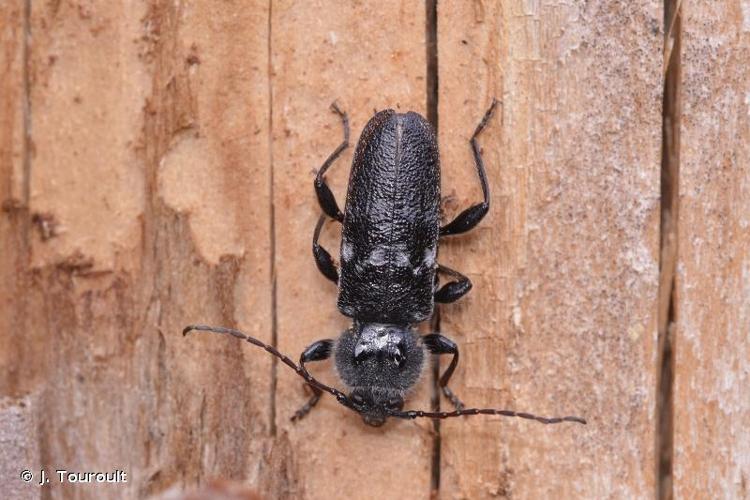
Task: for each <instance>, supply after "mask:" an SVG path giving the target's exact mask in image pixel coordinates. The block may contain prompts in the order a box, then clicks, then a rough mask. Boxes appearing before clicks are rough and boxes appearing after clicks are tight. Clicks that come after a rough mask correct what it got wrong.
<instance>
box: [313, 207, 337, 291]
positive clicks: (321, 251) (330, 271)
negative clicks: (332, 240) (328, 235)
mask: <svg viewBox="0 0 750 500" xmlns="http://www.w3.org/2000/svg"><path fill="white" fill-rule="evenodd" d="M325 222H326V216H325V215H321V216H320V218H319V219H318V223H317V224H316V226H315V232H314V233H313V247H312V248H313V257H315V264H316V265H317V266H318V270H319V271H320V272H321V273H323V276H325V277H326V278H328V279H329V280H331V281H333V282H334V283H338V282H339V273H338V271H337V270H336V266H335V265H334V264H333V259H332V258H331V254H330V253H328V250H326V249H325V248H323V247H322V246H320V245H319V244H318V238H320V230H321V229H322V228H323V224H325Z"/></svg>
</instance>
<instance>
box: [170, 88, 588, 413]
mask: <svg viewBox="0 0 750 500" xmlns="http://www.w3.org/2000/svg"><path fill="white" fill-rule="evenodd" d="M496 105H497V101H496V100H494V99H493V101H492V105H491V106H490V108H489V109H488V110H487V112H486V113H485V114H484V117H483V118H482V120H481V121H480V122H479V125H478V126H477V128H476V130H475V131H474V134H473V135H472V136H471V140H470V141H469V142H470V145H471V150H472V152H473V154H474V163H475V166H476V169H477V173H478V174H479V182H480V184H481V186H482V194H483V197H484V199H483V201H482V202H481V203H477V204H475V205H473V206H471V207H469V208H467V209H466V210H464V211H463V212H461V213H460V214H459V215H458V216H457V217H456V218H455V219H453V221H451V222H450V223H449V224H447V225H445V226H442V227H441V226H440V159H439V156H438V145H437V140H436V138H435V132H434V130H433V129H432V126H431V125H430V124H429V123H428V122H427V120H425V119H424V118H423V117H422V116H420V115H419V114H417V113H414V112H409V113H403V114H401V113H396V112H395V111H393V110H392V109H388V110H385V111H381V112H379V113H377V114H375V116H373V117H372V118H371V119H370V121H369V122H368V123H367V125H366V126H365V129H364V131H363V132H362V135H361V137H360V139H359V143H358V144H357V149H356V151H355V153H354V161H353V163H352V169H351V175H350V177H349V188H348V192H347V195H346V206H345V209H344V212H342V211H341V210H340V209H339V205H338V203H337V202H336V198H335V197H334V195H333V193H332V192H331V190H330V189H329V187H328V185H327V184H326V181H325V173H326V171H327V170H328V168H329V167H330V166H331V164H332V163H333V162H334V161H335V160H336V158H338V157H339V155H340V154H341V153H342V151H344V150H345V149H346V148H347V147H348V146H349V119H348V117H347V115H346V113H344V112H343V111H341V109H339V107H338V106H337V105H336V103H335V102H334V103H333V104H332V105H331V110H332V111H333V112H335V113H336V114H337V115H339V117H340V118H341V121H342V124H343V128H344V141H343V142H342V143H341V144H340V145H339V147H337V148H336V150H335V151H334V152H333V153H332V154H331V155H330V156H329V157H328V159H327V160H326V161H325V163H323V166H322V167H321V168H320V170H319V171H318V172H317V175H316V177H315V182H314V186H315V192H316V194H317V197H318V201H319V203H320V206H321V208H322V209H323V212H324V213H323V214H322V215H321V216H320V218H319V219H318V223H317V225H316V226H315V231H314V233H313V243H312V249H313V256H314V257H315V263H316V264H317V267H318V269H319V270H320V272H321V273H322V274H323V275H324V276H325V277H326V278H328V279H329V280H331V281H333V282H334V283H337V284H338V289H339V295H338V308H339V310H340V311H341V312H342V313H343V314H344V315H346V316H348V317H350V318H352V319H353V325H352V327H351V328H349V329H348V330H346V331H345V332H343V333H342V334H341V336H340V337H339V338H338V339H337V340H333V339H324V340H319V341H317V342H314V343H313V344H311V345H310V346H309V347H307V348H306V349H305V350H304V352H303V353H302V355H301V356H300V359H299V364H297V363H295V362H294V361H292V360H291V359H290V358H289V357H288V356H286V355H284V354H282V353H281V352H279V351H278V350H277V349H276V348H275V347H273V346H271V345H268V344H265V343H263V342H261V341H259V340H257V339H254V338H252V337H250V336H248V335H246V334H244V333H242V332H240V331H238V330H234V329H231V328H219V327H210V326H204V325H191V326H188V327H186V328H185V329H184V330H183V334H187V333H188V332H190V331H192V330H200V331H209V332H216V333H226V334H229V335H232V336H234V337H237V338H240V339H242V340H246V341H247V342H250V343H251V344H253V345H255V346H258V347H261V348H263V349H265V350H266V351H268V352H269V353H271V354H272V355H274V356H276V357H277V358H279V359H280V360H281V361H282V362H283V363H285V364H286V365H287V366H289V367H290V368H292V369H293V370H294V371H295V372H297V374H298V375H300V376H301V377H302V378H303V379H304V380H305V381H306V382H307V384H308V385H309V386H310V387H311V388H312V391H313V395H312V397H311V398H310V400H309V401H308V402H307V403H306V404H305V405H304V406H302V408H300V409H299V410H298V411H297V412H296V413H295V414H294V416H293V417H292V420H298V419H301V418H302V417H304V416H305V415H306V414H307V413H308V412H309V411H310V410H311V409H312V408H313V407H314V406H315V404H316V403H317V402H318V400H319V399H320V396H321V395H322V393H323V392H327V393H330V394H332V395H333V396H334V397H335V398H336V400H337V401H338V402H339V403H341V404H342V405H344V406H346V407H347V408H350V409H352V410H354V411H356V412H358V413H359V414H361V415H362V417H363V419H364V421H365V423H367V424H369V425H372V426H376V427H377V426H380V425H383V423H384V422H385V420H386V418H387V417H398V418H407V419H413V418H417V417H427V418H433V419H442V418H449V417H459V416H463V415H479V414H483V415H502V416H508V417H521V418H526V419H531V420H536V421H538V422H541V423H543V424H556V423H560V422H578V423H581V424H585V423H586V421H585V420H584V419H582V418H580V417H539V416H536V415H532V414H530V413H522V412H516V411H511V410H498V409H491V408H464V405H463V403H461V401H460V400H459V399H458V397H456V395H455V394H453V392H452V391H451V390H450V388H449V387H448V382H449V381H450V378H451V375H452V374H453V371H454V370H455V369H456V365H457V364H458V346H457V345H456V344H455V342H453V341H451V340H450V339H448V338H446V337H444V336H443V335H441V334H439V333H433V334H430V335H425V336H420V335H419V333H418V332H416V331H415V330H414V325H416V324H417V323H419V322H421V321H424V320H426V319H428V318H429V317H430V316H431V315H432V312H433V308H434V303H435V302H438V303H449V302H454V301H456V300H458V299H459V298H460V297H462V296H463V295H465V294H466V293H467V292H468V291H469V290H470V289H471V281H469V278H467V277H466V276H464V275H462V274H461V273H459V272H458V271H454V270H453V269H450V268H448V267H445V266H442V265H440V264H438V263H437V261H436V257H437V250H438V239H439V237H441V236H450V235H455V234H461V233H464V232H466V231H468V230H470V229H472V228H473V227H474V226H476V225H477V224H478V223H479V222H480V221H481V220H482V218H483V217H484V216H485V215H486V214H487V211H488V210H489V206H490V193H489V187H488V185H487V175H486V173H485V170H484V164H483V162H482V153H481V150H480V148H479V145H478V143H477V137H478V136H479V134H481V133H482V130H484V128H485V126H486V125H487V122H488V121H489V119H490V117H491V116H492V113H493V111H494V110H495V107H496ZM327 218H330V219H333V220H335V221H338V222H340V223H341V224H343V231H342V239H341V264H340V269H336V266H335V265H334V262H333V259H332V258H331V255H330V253H329V252H328V251H327V250H326V249H325V248H323V247H322V246H321V245H320V243H318V239H319V237H320V231H321V229H322V227H323V224H324V223H325V222H326V219H327ZM438 274H442V275H445V276H448V277H449V278H450V281H448V282H447V283H445V284H444V285H443V286H442V287H439V286H438V276H437V275H438ZM428 354H450V355H452V360H451V362H450V365H449V366H448V368H447V369H446V370H445V372H444V373H443V375H442V376H441V377H440V380H439V386H440V388H441V390H442V392H443V394H444V395H445V397H446V398H448V400H450V402H451V403H452V404H453V406H454V407H455V410H454V411H450V412H446V411H442V412H430V411H422V410H406V411H405V410H403V406H404V396H405V395H406V393H407V392H408V391H409V389H411V388H412V387H413V386H414V385H415V384H416V383H417V381H418V379H419V377H420V375H421V373H422V368H423V366H424V363H425V358H426V357H427V355H428ZM331 355H333V357H334V361H335V365H336V369H337V371H338V374H339V377H340V378H341V380H342V381H343V382H344V384H345V385H346V386H347V387H348V388H349V390H350V392H349V394H348V395H347V394H345V393H343V392H341V391H340V390H338V389H335V388H333V387H329V386H327V385H325V384H324V383H322V382H320V381H319V380H317V379H316V378H314V377H313V376H312V375H311V374H310V373H309V372H308V371H307V368H306V367H305V364H306V363H308V362H311V361H321V360H324V359H328V358H329V357H330V356H331Z"/></svg>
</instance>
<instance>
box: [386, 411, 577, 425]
mask: <svg viewBox="0 0 750 500" xmlns="http://www.w3.org/2000/svg"><path fill="white" fill-rule="evenodd" d="M390 415H391V416H392V417H398V418H409V419H414V418H418V417H425V418H432V419H444V418H451V417H463V416H468V415H500V416H503V417H518V418H525V419H528V420H536V421H537V422H541V423H543V424H560V423H562V422H575V423H578V424H583V425H586V420H585V419H583V418H581V417H540V416H537V415H532V414H531V413H523V412H518V411H513V410H496V409H493V408H466V409H462V410H455V411H435V412H431V411H422V410H408V411H398V412H393V413H391V414H390Z"/></svg>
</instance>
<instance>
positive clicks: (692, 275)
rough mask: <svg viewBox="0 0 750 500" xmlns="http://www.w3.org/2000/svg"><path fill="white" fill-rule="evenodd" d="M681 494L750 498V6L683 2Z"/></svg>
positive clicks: (678, 367) (677, 446)
mask: <svg viewBox="0 0 750 500" xmlns="http://www.w3.org/2000/svg"><path fill="white" fill-rule="evenodd" d="M682 12H683V23H682V24H683V38H682V47H683V53H682V81H683V97H682V102H683V112H682V127H681V137H680V141H681V151H680V157H681V161H680V219H679V226H678V233H679V263H678V268H677V294H676V305H675V308H676V311H675V314H676V320H677V328H676V332H675V395H674V398H675V399H674V411H675V415H674V450H675V453H674V493H675V498H701V497H704V498H707V497H711V498H747V497H748V496H749V495H750V462H749V461H748V457H750V434H748V432H747V429H748V426H750V397H748V387H750V365H749V363H750V229H749V228H750V169H748V165H750V83H749V82H750V55H749V54H750V5H748V3H747V2H735V3H713V2H683V11H682Z"/></svg>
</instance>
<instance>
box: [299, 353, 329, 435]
mask: <svg viewBox="0 0 750 500" xmlns="http://www.w3.org/2000/svg"><path fill="white" fill-rule="evenodd" d="M332 349H333V340H331V339H324V340H318V341H317V342H313V343H312V344H310V346H308V347H307V348H306V349H305V350H304V351H303V352H302V354H301V355H300V357H299V364H300V366H302V367H303V368H304V366H305V363H309V362H310V361H323V360H324V359H328V358H329V357H331V351H332ZM308 387H310V388H311V389H312V393H313V395H312V396H311V397H310V399H309V400H308V401H307V403H305V404H304V405H302V408H300V409H299V410H297V411H296V412H294V415H292V421H297V420H300V419H301V418H302V417H304V416H305V415H307V414H308V413H310V410H312V409H313V408H314V407H315V405H316V404H318V401H319V400H320V396H321V394H323V391H321V390H320V389H318V388H317V387H315V386H313V385H309V384H308Z"/></svg>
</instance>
